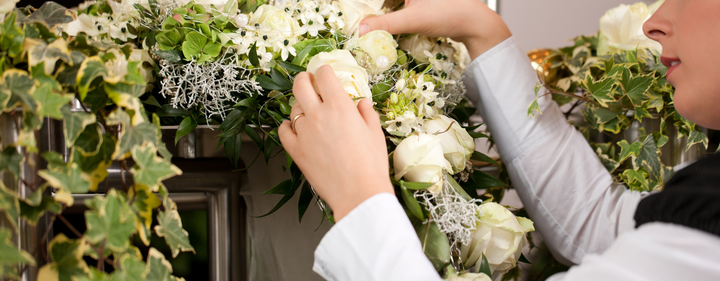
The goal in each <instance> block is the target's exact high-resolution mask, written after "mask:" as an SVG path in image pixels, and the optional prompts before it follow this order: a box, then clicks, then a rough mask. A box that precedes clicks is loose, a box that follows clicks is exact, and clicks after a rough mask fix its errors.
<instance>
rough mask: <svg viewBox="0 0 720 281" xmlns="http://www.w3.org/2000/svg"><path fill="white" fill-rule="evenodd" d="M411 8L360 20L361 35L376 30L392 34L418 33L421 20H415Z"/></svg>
mask: <svg viewBox="0 0 720 281" xmlns="http://www.w3.org/2000/svg"><path fill="white" fill-rule="evenodd" d="M410 13H411V11H410V10H409V8H405V9H402V10H399V11H395V12H392V13H389V14H384V15H381V16H376V17H370V18H366V19H364V20H362V21H361V22H360V28H359V30H360V36H363V35H365V34H366V33H368V32H370V31H374V30H385V31H387V32H389V33H390V34H400V33H418V31H419V30H418V29H419V22H421V21H418V20H413V19H412V15H411V14H410Z"/></svg>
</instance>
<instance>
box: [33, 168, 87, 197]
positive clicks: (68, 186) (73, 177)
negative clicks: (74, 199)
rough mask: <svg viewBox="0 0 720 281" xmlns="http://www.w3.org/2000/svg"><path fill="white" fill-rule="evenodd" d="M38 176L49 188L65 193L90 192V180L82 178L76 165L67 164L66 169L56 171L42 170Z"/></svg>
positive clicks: (80, 171)
mask: <svg viewBox="0 0 720 281" xmlns="http://www.w3.org/2000/svg"><path fill="white" fill-rule="evenodd" d="M38 175H39V176H40V177H41V178H43V179H45V180H46V181H47V182H48V183H49V184H50V186H52V187H55V188H59V189H61V190H63V191H66V192H70V193H87V192H88V190H90V180H89V179H87V178H86V177H84V176H83V173H82V170H81V169H80V167H79V166H78V164H76V163H69V164H68V166H67V167H65V168H62V167H61V168H60V169H57V170H42V171H39V172H38Z"/></svg>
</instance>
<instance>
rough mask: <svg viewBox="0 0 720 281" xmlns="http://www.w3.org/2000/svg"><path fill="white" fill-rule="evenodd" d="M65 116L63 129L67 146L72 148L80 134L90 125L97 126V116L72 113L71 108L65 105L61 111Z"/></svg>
mask: <svg viewBox="0 0 720 281" xmlns="http://www.w3.org/2000/svg"><path fill="white" fill-rule="evenodd" d="M60 112H61V113H62V115H63V129H64V132H65V145H66V146H67V147H71V146H74V145H75V141H76V140H77V139H78V138H79V137H80V134H81V133H82V132H83V130H85V127H87V126H88V125H90V124H95V115H94V114H90V113H85V112H71V111H70V106H69V105H65V106H63V107H62V108H61V109H60Z"/></svg>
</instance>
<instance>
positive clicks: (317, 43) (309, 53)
mask: <svg viewBox="0 0 720 281" xmlns="http://www.w3.org/2000/svg"><path fill="white" fill-rule="evenodd" d="M293 48H295V50H297V56H295V59H293V61H292V64H295V65H305V64H306V62H307V61H309V60H310V58H312V57H313V56H315V55H317V54H318V53H321V52H329V51H332V50H334V49H335V40H332V39H310V40H303V41H300V42H298V43H296V44H295V45H293Z"/></svg>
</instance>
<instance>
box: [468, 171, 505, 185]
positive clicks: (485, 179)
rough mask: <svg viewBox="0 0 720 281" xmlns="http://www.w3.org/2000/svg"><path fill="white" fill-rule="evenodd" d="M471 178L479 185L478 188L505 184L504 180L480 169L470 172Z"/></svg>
mask: <svg viewBox="0 0 720 281" xmlns="http://www.w3.org/2000/svg"><path fill="white" fill-rule="evenodd" d="M472 180H473V181H475V183H476V184H477V185H478V186H480V188H478V189H483V188H490V187H496V186H507V184H505V183H504V182H502V181H501V180H499V179H496V178H495V177H493V176H492V175H490V174H488V173H486V172H483V171H480V170H475V171H474V172H473V174H472Z"/></svg>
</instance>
